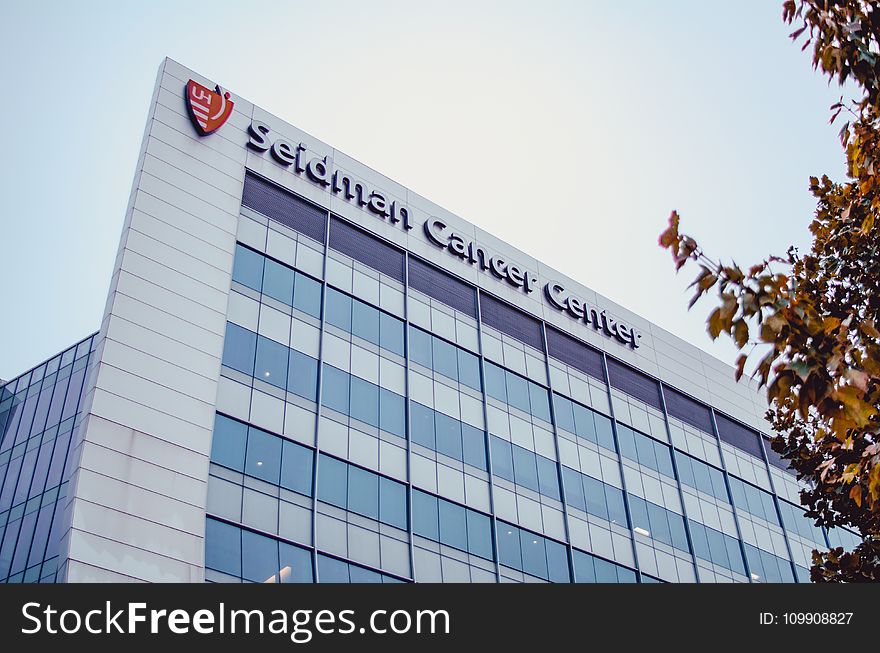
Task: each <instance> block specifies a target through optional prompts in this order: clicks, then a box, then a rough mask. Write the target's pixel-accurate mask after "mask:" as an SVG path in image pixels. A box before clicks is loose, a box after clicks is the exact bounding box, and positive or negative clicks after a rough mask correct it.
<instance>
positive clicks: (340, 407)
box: [321, 365, 349, 415]
mask: <svg viewBox="0 0 880 653" xmlns="http://www.w3.org/2000/svg"><path fill="white" fill-rule="evenodd" d="M323 384H324V391H323V393H322V395H321V403H322V404H323V405H325V406H327V407H328V408H331V409H333V410H335V411H336V412H339V413H342V414H343V415H348V390H349V375H348V374H347V373H345V372H343V371H342V370H340V369H337V368H335V367H333V366H332V365H324V377H323Z"/></svg>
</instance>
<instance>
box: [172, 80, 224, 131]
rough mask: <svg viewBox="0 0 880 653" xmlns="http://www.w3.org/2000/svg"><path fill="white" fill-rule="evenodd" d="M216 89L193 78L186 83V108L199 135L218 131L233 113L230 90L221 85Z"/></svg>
mask: <svg viewBox="0 0 880 653" xmlns="http://www.w3.org/2000/svg"><path fill="white" fill-rule="evenodd" d="M216 89H217V90H216V91H212V90H210V89H209V88H207V87H205V86H202V85H201V84H199V83H198V82H196V81H194V80H192V79H191V80H189V81H188V82H187V83H186V90H185V91H184V95H185V97H186V108H187V110H188V111H189V117H190V120H192V124H193V127H195V128H196V131H197V132H198V133H199V136H207V135H208V134H210V133H211V132H215V131H217V130H218V129H220V127H222V126H223V123H225V122H226V120H227V119H228V118H229V116H231V115H232V107H233V104H234V103H233V101H232V100H230V99H229V92H228V91H224V90H223V89H221V88H220V87H219V86H217V87H216Z"/></svg>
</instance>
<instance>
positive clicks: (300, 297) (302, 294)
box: [293, 273, 321, 320]
mask: <svg viewBox="0 0 880 653" xmlns="http://www.w3.org/2000/svg"><path fill="white" fill-rule="evenodd" d="M293 307H294V308H295V309H297V310H299V311H302V312H303V313H307V314H309V315H311V316H312V317H315V318H317V319H319V320H320V319H321V282H319V281H315V280H314V279H312V278H311V277H307V276H306V275H304V274H299V273H297V274H296V282H295V288H294V292H293Z"/></svg>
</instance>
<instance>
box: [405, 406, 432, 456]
mask: <svg viewBox="0 0 880 653" xmlns="http://www.w3.org/2000/svg"><path fill="white" fill-rule="evenodd" d="M410 417H411V420H412V434H411V435H412V441H413V442H415V443H416V444H420V445H422V446H423V447H428V448H429V449H432V450H436V444H435V441H434V411H433V410H431V409H430V408H428V407H426V406H423V405H422V404H419V403H416V402H410Z"/></svg>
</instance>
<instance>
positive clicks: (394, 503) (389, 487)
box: [379, 476, 406, 530]
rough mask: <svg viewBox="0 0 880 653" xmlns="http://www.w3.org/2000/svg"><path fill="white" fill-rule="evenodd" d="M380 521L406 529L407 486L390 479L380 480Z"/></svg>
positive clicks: (382, 478) (381, 478)
mask: <svg viewBox="0 0 880 653" xmlns="http://www.w3.org/2000/svg"><path fill="white" fill-rule="evenodd" d="M379 519H380V520H381V521H383V522H385V523H386V524H391V525H392V526H396V527H397V528H400V529H404V530H405V529H406V486H405V485H403V484H402V483H398V482H396V481H392V480H391V479H390V478H385V477H384V476H383V477H380V478H379Z"/></svg>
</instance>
